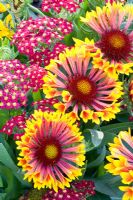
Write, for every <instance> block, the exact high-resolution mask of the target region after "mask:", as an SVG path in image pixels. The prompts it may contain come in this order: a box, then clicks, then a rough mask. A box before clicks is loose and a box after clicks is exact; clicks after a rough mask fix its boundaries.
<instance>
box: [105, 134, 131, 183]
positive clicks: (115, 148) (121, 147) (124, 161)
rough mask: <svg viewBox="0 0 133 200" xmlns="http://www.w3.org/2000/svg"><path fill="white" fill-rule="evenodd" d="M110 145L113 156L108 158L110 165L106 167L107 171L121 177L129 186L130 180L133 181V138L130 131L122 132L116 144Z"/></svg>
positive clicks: (115, 140)
mask: <svg viewBox="0 0 133 200" xmlns="http://www.w3.org/2000/svg"><path fill="white" fill-rule="evenodd" d="M109 145H110V148H109V150H110V152H111V155H109V156H107V160H108V161H109V162H110V163H109V164H107V165H105V169H107V170H108V171H109V172H110V173H112V174H113V175H120V176H121V177H122V179H123V182H124V183H127V184H129V183H130V182H131V181H129V180H132V181H133V153H132V149H133V137H132V136H131V132H130V130H129V131H128V132H127V131H121V132H120V133H119V135H118V137H115V138H114V143H110V144H109ZM126 177H128V179H127V180H126Z"/></svg>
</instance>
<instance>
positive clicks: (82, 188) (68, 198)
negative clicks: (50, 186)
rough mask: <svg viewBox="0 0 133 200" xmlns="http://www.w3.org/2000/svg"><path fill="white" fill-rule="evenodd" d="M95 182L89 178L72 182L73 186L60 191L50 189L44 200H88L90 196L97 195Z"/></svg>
mask: <svg viewBox="0 0 133 200" xmlns="http://www.w3.org/2000/svg"><path fill="white" fill-rule="evenodd" d="M94 189H95V186H94V182H92V181H88V180H81V181H76V182H74V183H72V184H71V188H66V189H64V190H61V189H59V191H58V193H56V192H55V191H54V190H48V191H47V192H46V194H45V195H44V196H43V198H42V200H61V199H62V200H64V199H65V200H79V199H82V200H86V198H87V197H88V196H93V195H95V191H94Z"/></svg>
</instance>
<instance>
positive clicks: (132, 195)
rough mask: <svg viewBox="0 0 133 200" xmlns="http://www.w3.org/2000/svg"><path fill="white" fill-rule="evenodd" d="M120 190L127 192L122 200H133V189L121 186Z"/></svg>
mask: <svg viewBox="0 0 133 200" xmlns="http://www.w3.org/2000/svg"><path fill="white" fill-rule="evenodd" d="M119 189H120V190H121V191H123V192H125V194H124V195H123V197H122V200H133V187H130V186H120V187H119Z"/></svg>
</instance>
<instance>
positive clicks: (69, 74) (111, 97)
mask: <svg viewBox="0 0 133 200" xmlns="http://www.w3.org/2000/svg"><path fill="white" fill-rule="evenodd" d="M94 57H95V56H94ZM94 57H93V53H91V51H89V49H88V50H86V46H84V45H82V46H81V47H73V48H72V49H70V50H68V49H67V50H66V51H65V52H64V53H62V54H60V55H59V60H52V61H51V63H50V65H48V66H47V67H46V70H47V71H48V73H47V75H46V76H45V77H44V85H43V91H44V93H45V94H46V98H52V97H55V98H59V99H60V101H61V102H60V103H57V104H55V108H57V109H58V110H59V111H60V112H64V111H66V112H71V111H72V112H71V114H72V116H73V117H76V118H77V119H78V118H79V116H80V117H81V118H82V119H83V120H84V122H87V121H88V120H89V119H92V121H93V122H95V123H97V124H99V123H100V120H99V118H101V119H102V120H107V121H109V120H110V119H113V118H115V113H117V112H119V111H120V109H119V103H117V99H118V98H119V97H120V96H121V94H122V92H121V89H122V88H121V84H122V83H121V82H117V81H116V80H115V79H114V78H110V77H109V76H108V75H107V73H106V72H104V71H103V70H100V69H94V68H93V67H92V66H93V61H94V60H93V58H94ZM94 59H95V58H94ZM105 64H106V63H105ZM100 65H101V64H99V66H100Z"/></svg>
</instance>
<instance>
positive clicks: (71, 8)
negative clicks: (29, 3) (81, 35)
mask: <svg viewBox="0 0 133 200" xmlns="http://www.w3.org/2000/svg"><path fill="white" fill-rule="evenodd" d="M81 2H82V0H81V1H78V2H77V1H76V0H75V1H74V0H70V1H67V0H61V1H60V0H43V1H42V11H43V12H49V11H50V10H54V11H55V12H57V13H60V12H61V9H62V8H65V9H66V10H67V11H68V12H70V13H73V12H76V11H77V9H78V8H80V5H79V3H81Z"/></svg>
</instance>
